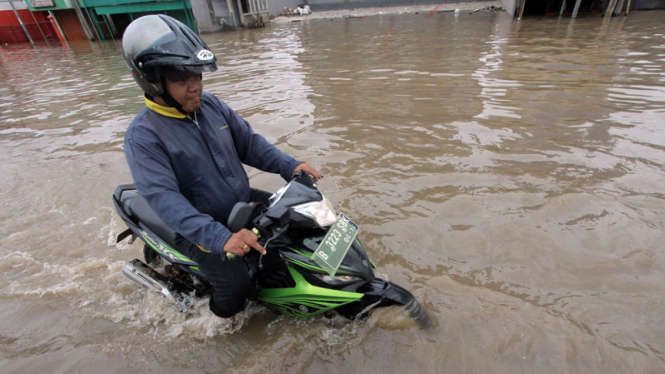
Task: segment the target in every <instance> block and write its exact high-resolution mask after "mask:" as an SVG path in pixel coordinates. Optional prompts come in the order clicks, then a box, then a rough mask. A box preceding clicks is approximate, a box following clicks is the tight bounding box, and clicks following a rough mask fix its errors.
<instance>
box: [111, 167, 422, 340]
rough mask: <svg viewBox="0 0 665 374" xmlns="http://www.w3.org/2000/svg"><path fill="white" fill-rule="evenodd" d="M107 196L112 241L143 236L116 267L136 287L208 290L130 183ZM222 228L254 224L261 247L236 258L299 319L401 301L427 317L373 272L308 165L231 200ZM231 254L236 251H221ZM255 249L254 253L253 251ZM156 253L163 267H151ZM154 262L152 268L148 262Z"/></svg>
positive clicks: (359, 315) (180, 296)
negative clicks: (280, 182)
mask: <svg viewBox="0 0 665 374" xmlns="http://www.w3.org/2000/svg"><path fill="white" fill-rule="evenodd" d="M113 203H114V205H115V208H116V211H117V212H118V214H119V216H120V217H121V218H122V220H123V221H124V222H125V224H126V225H127V230H125V231H124V232H122V233H120V234H119V235H118V237H117V243H119V242H121V241H123V240H125V239H126V238H127V237H130V236H131V239H130V243H133V242H134V240H135V239H136V238H140V239H141V240H142V241H143V242H144V247H143V254H144V259H145V263H144V262H143V261H141V260H139V259H134V260H131V261H128V262H127V263H126V264H125V265H124V267H123V269H122V272H123V274H125V275H126V276H127V277H128V278H129V279H130V280H132V281H133V282H135V283H137V284H138V285H140V286H141V287H143V288H145V289H148V290H151V291H154V292H157V293H159V294H162V295H163V296H165V297H168V298H170V299H172V300H174V301H176V303H178V304H179V305H180V308H181V310H186V309H187V308H188V307H189V306H191V304H192V297H191V296H193V297H203V296H205V295H208V294H209V293H210V292H211V290H212V287H211V285H210V283H209V282H208V281H207V280H206V278H205V276H204V275H203V274H202V273H201V272H200V270H199V268H198V264H196V263H195V262H194V261H192V260H191V259H189V258H188V257H187V256H185V255H183V254H182V253H180V252H178V251H177V249H176V248H177V247H176V245H175V235H176V233H175V231H173V230H172V229H171V228H170V227H169V226H167V225H166V224H165V223H164V222H163V221H162V220H161V219H160V218H159V217H158V216H157V214H156V213H155V212H154V211H153V210H152V209H151V208H150V207H149V206H148V204H147V202H146V201H145V199H143V197H141V196H140V195H139V194H138V191H137V190H136V188H135V187H134V186H133V185H121V186H118V187H117V188H116V190H115V192H114V194H113ZM227 228H229V230H231V231H232V232H237V231H239V230H241V229H243V228H247V229H250V230H252V231H254V233H256V234H257V236H258V237H259V243H260V244H261V245H263V247H264V248H266V251H267V253H266V254H265V255H261V254H259V253H258V252H257V251H251V252H250V253H248V254H247V255H246V256H245V257H243V258H242V260H244V261H245V262H246V264H247V268H248V272H249V275H250V277H251V279H253V280H254V283H255V285H256V287H257V295H258V296H257V299H258V301H259V302H260V303H261V304H263V305H266V306H267V307H268V309H271V310H273V311H275V312H278V313H281V314H284V315H287V316H290V317H294V318H299V319H304V318H310V317H313V316H316V315H319V314H324V315H325V316H326V317H332V316H334V314H335V313H337V314H339V315H341V316H343V317H345V318H348V319H351V320H354V319H364V318H367V316H368V314H369V312H370V311H371V310H373V309H375V308H381V307H388V306H402V307H404V309H405V310H406V311H407V312H408V313H409V314H410V316H411V317H413V318H414V319H415V320H416V322H418V324H419V325H420V326H421V327H428V326H429V325H430V318H429V315H428V313H427V311H426V310H425V309H424V308H423V307H422V306H421V305H420V303H419V302H418V301H417V300H416V299H415V297H414V296H413V295H412V294H411V293H410V292H409V291H407V290H405V289H404V288H402V287H400V286H398V285H396V284H393V283H391V282H389V281H387V280H383V279H380V278H377V277H376V276H375V275H374V271H373V269H375V268H376V266H375V264H374V263H373V262H372V261H371V260H370V259H369V257H368V255H367V253H366V251H365V248H364V247H363V245H362V243H361V242H360V240H359V239H358V238H357V233H358V226H357V225H356V224H355V223H353V222H352V221H351V220H350V219H349V218H348V217H346V216H345V215H343V214H339V215H336V214H335V211H334V209H333V207H332V205H331V204H330V201H329V200H327V199H326V198H325V196H324V195H323V193H322V192H321V191H320V190H319V188H318V186H317V184H316V183H315V181H314V180H313V179H312V178H311V177H310V176H309V175H308V174H306V173H304V172H298V173H296V175H295V176H294V178H293V179H292V180H291V181H290V182H288V183H287V184H286V185H285V186H283V187H282V188H280V189H279V190H278V191H277V192H276V193H275V194H274V195H273V196H272V197H271V198H270V204H269V206H267V207H266V206H265V205H264V204H262V203H256V202H251V203H245V202H240V203H237V204H236V205H235V206H234V208H233V210H232V212H231V214H230V216H229V220H228V224H227ZM225 255H226V256H227V257H228V258H229V259H233V257H234V256H235V255H233V254H230V253H225ZM256 257H258V260H257V258H256ZM161 260H165V261H166V262H167V266H165V267H164V270H163V271H162V272H158V271H157V270H155V269H156V268H157V266H158V265H159V263H160V262H161ZM153 267H154V268H153Z"/></svg>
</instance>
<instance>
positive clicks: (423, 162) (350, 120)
mask: <svg viewBox="0 0 665 374" xmlns="http://www.w3.org/2000/svg"><path fill="white" fill-rule="evenodd" d="M663 20H665V13H664V12H663V11H652V12H633V13H631V14H630V16H628V17H625V18H624V17H618V18H614V19H611V20H608V19H602V18H601V17H599V16H598V15H583V16H582V17H580V18H578V19H577V20H571V19H568V18H564V19H557V18H526V19H524V20H522V21H521V22H517V21H515V20H513V19H512V18H511V17H509V16H508V15H506V14H501V13H498V14H494V13H489V12H478V13H474V14H471V15H470V14H468V13H462V14H459V15H457V16H456V15H455V14H453V13H440V14H434V15H430V14H411V15H389V16H387V15H383V16H380V15H376V16H372V17H367V18H360V19H336V20H311V21H306V22H298V23H285V24H271V25H268V27H266V28H264V29H256V30H244V31H237V32H227V33H219V34H210V35H204V39H205V40H206V42H207V43H208V44H209V45H210V47H211V49H212V50H213V51H214V52H215V53H216V54H217V56H218V59H219V61H218V64H219V70H218V71H217V72H215V73H211V74H208V75H206V76H205V77H204V84H205V89H206V90H208V91H210V92H212V93H214V94H215V95H217V96H218V97H220V98H221V99H223V100H224V101H226V102H227V103H229V104H230V105H231V106H232V107H233V108H235V109H236V110H237V111H238V112H239V113H240V114H241V115H242V116H244V117H245V118H246V119H247V120H249V121H250V123H252V124H253V126H254V128H255V130H256V131H258V132H260V133H262V134H264V135H265V136H266V137H267V138H268V140H270V141H271V142H273V143H275V144H276V145H277V146H278V147H279V148H280V149H282V150H283V151H286V152H288V153H289V154H291V155H293V156H295V157H296V158H298V159H301V160H305V161H308V162H309V163H311V164H313V165H315V166H316V167H317V168H318V169H319V170H320V171H322V172H323V173H324V174H326V177H325V179H324V180H323V181H322V182H321V183H320V187H321V188H322V190H323V191H324V192H325V193H326V194H327V195H328V197H329V198H330V199H331V200H332V201H333V203H334V204H335V206H336V207H337V210H338V211H341V212H344V213H345V214H346V215H347V216H349V217H351V218H352V219H353V220H354V221H355V222H356V223H358V224H359V225H360V227H361V232H360V238H361V239H362V240H363V241H364V243H365V246H366V248H367V250H368V253H369V255H370V257H371V258H372V259H373V260H374V262H375V263H376V264H377V266H378V273H379V274H380V275H381V276H384V277H387V278H389V279H390V280H391V281H393V282H395V283H397V284H400V285H402V286H404V287H405V288H407V289H409V290H411V291H412V292H413V293H414V295H415V296H416V297H417V298H418V300H420V301H421V303H422V304H423V305H424V306H425V307H426V309H427V310H429V312H430V314H431V315H432V317H433V318H434V319H435V326H434V327H433V328H431V329H429V330H420V329H418V328H417V327H416V326H415V325H414V324H413V323H412V322H411V321H409V319H408V318H406V317H405V316H404V315H403V313H401V312H400V311H399V310H395V309H387V310H378V311H376V312H375V313H373V314H372V316H371V317H370V318H369V320H367V321H366V322H364V323H360V322H348V321H345V320H341V319H338V318H334V319H330V320H329V319H325V318H323V317H321V318H315V319H313V320H308V321H295V320H292V319H289V318H286V317H282V316H277V315H274V314H271V313H270V312H268V311H267V310H265V309H264V308H263V307H261V306H260V305H255V304H252V305H250V307H249V308H248V310H247V311H246V312H243V313H242V314H241V315H239V316H238V318H236V319H234V320H231V321H229V320H223V319H219V318H216V317H214V316H213V315H212V313H211V312H210V311H209V310H208V307H207V304H206V300H200V301H198V302H197V304H196V305H195V306H194V308H193V310H191V311H189V312H185V313H180V312H178V310H177V309H176V308H175V307H174V306H173V305H171V304H170V303H169V302H168V301H167V300H165V299H163V298H160V297H157V296H155V295H148V294H146V293H145V292H144V291H142V290H141V289H139V288H138V287H137V286H136V285H135V284H133V283H131V282H130V281H129V280H127V279H126V278H125V277H124V276H123V275H122V274H121V271H120V270H121V268H122V266H123V264H124V262H125V261H127V260H130V259H133V258H140V257H141V246H140V244H138V243H135V244H133V245H129V244H127V243H126V242H124V243H121V244H119V245H116V244H115V242H114V238H115V236H116V235H117V234H118V233H120V232H121V231H123V229H124V228H123V224H122V221H121V220H120V219H119V218H118V217H117V215H116V214H115V212H114V210H113V207H112V203H111V194H112V192H113V190H114V189H115V186H116V185H118V184H123V183H128V182H131V176H130V174H129V171H128V168H127V165H126V163H125V160H124V155H123V153H122V141H123V136H124V132H125V129H126V128H127V125H128V124H129V122H130V121H131V119H132V118H133V116H134V114H135V113H136V112H137V111H138V110H139V109H140V108H141V107H142V106H143V103H142V99H141V95H140V92H139V90H138V87H137V86H136V85H135V84H134V82H133V80H132V78H131V77H130V76H129V74H128V72H127V70H126V68H125V66H124V63H123V60H122V57H121V49H120V43H119V42H104V43H100V42H97V43H88V42H81V43H72V44H71V45H69V46H61V45H50V46H47V45H38V46H36V47H31V46H29V45H21V46H16V45H11V46H2V47H0V82H1V83H0V97H1V99H0V173H1V175H2V178H0V203H1V206H2V210H1V211H0V221H1V226H0V238H1V239H0V242H1V245H0V281H1V282H2V284H3V287H2V290H1V291H0V367H2V371H3V372H4V373H93V372H94V373H147V372H151V373H219V372H226V373H267V372H271V373H273V372H275V373H379V372H383V373H404V372H406V373H416V372H420V373H483V374H485V373H654V374H655V373H663V372H665V321H664V319H665V317H664V316H665V299H664V298H665V254H664V253H663V248H664V243H665V234H664V229H665V193H664V190H663V188H664V186H665V23H664V22H663ZM249 175H250V178H251V182H252V184H253V185H254V186H255V187H259V188H263V189H268V190H273V191H274V190H276V189H277V188H278V187H280V186H281V185H282V183H283V181H282V180H281V179H280V178H279V177H278V176H276V175H267V174H263V173H260V172H257V171H256V170H249Z"/></svg>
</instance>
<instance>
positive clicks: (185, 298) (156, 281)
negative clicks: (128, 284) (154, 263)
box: [122, 259, 194, 312]
mask: <svg viewBox="0 0 665 374" xmlns="http://www.w3.org/2000/svg"><path fill="white" fill-rule="evenodd" d="M122 273H123V274H125V276H126V277H127V278H129V279H130V280H131V281H132V282H134V283H136V284H138V285H139V286H141V287H142V288H145V289H146V290H148V291H152V292H156V293H158V294H160V295H162V296H164V297H166V298H168V299H170V300H172V301H173V302H175V303H176V304H177V305H178V309H179V310H180V311H181V312H184V311H186V310H188V309H191V308H192V306H193V305H194V300H193V298H192V296H191V295H188V294H186V293H183V292H178V291H177V290H176V287H175V286H174V285H173V283H172V282H171V281H169V280H168V279H167V278H166V277H165V276H163V275H161V274H159V273H158V272H156V271H155V270H154V269H153V268H151V267H150V266H148V265H146V264H144V263H143V261H141V260H139V259H133V260H131V261H127V263H125V266H123V267H122Z"/></svg>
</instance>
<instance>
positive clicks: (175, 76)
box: [158, 63, 217, 82]
mask: <svg viewBox="0 0 665 374" xmlns="http://www.w3.org/2000/svg"><path fill="white" fill-rule="evenodd" d="M215 70H217V66H216V65H215V64H214V63H213V64H207V65H176V66H173V65H171V66H163V67H160V68H159V72H158V75H159V76H162V77H164V78H165V79H166V80H168V81H171V82H182V81H185V80H187V79H189V78H190V77H196V76H200V75H201V74H203V73H204V72H210V71H215Z"/></svg>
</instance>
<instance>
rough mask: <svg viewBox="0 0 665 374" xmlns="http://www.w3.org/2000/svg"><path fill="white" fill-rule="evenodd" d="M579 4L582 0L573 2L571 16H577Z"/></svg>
mask: <svg viewBox="0 0 665 374" xmlns="http://www.w3.org/2000/svg"><path fill="white" fill-rule="evenodd" d="M580 4H582V0H577V2H576V3H575V9H573V18H577V12H579V11H580Z"/></svg>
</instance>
